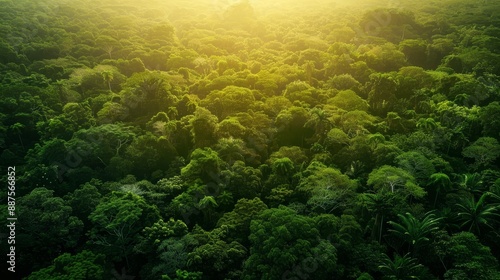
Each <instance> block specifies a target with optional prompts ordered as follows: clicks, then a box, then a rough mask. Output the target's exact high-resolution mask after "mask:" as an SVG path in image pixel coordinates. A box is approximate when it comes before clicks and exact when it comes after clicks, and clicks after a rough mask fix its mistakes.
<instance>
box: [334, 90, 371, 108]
mask: <svg viewBox="0 0 500 280" xmlns="http://www.w3.org/2000/svg"><path fill="white" fill-rule="evenodd" d="M328 104H331V105H334V106H336V107H338V108H340V109H343V110H346V111H354V110H359V111H367V110H368V103H367V102H366V101H365V100H364V99H362V98H361V97H359V96H358V95H357V94H356V93H355V92H354V91H352V90H343V91H340V92H339V93H337V95H335V96H334V97H333V98H331V99H329V100H328Z"/></svg>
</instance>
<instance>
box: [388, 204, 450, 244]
mask: <svg viewBox="0 0 500 280" xmlns="http://www.w3.org/2000/svg"><path fill="white" fill-rule="evenodd" d="M398 217H399V219H400V221H401V223H400V224H399V223H396V222H393V221H389V224H390V225H391V226H392V227H393V228H394V229H390V230H389V231H390V232H392V233H393V234H394V235H396V236H397V237H398V238H400V239H402V240H403V241H405V242H407V243H408V247H413V249H414V251H413V253H415V252H417V251H418V249H419V248H420V247H422V246H423V245H425V243H427V242H428V241H429V238H427V236H428V235H429V234H430V233H432V232H433V231H436V230H438V229H439V222H440V220H441V219H442V218H436V217H435V215H434V214H433V213H432V212H427V213H425V215H424V217H423V218H422V219H417V218H415V217H414V216H413V215H412V214H410V213H406V214H405V215H402V214H398Z"/></svg>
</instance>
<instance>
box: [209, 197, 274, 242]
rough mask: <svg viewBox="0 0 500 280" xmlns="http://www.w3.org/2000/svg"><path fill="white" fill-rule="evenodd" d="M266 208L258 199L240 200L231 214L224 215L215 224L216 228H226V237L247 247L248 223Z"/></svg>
mask: <svg viewBox="0 0 500 280" xmlns="http://www.w3.org/2000/svg"><path fill="white" fill-rule="evenodd" d="M266 209H267V206H266V204H264V202H262V201H261V200H260V199H259V198H258V197H256V198H253V199H246V198H242V199H240V200H238V201H237V202H236V204H235V205H234V209H233V211H231V212H227V213H225V214H224V215H223V216H222V217H221V218H220V219H219V221H218V222H217V227H220V228H223V227H225V228H227V231H228V237H229V238H231V239H233V240H235V241H237V242H239V243H241V244H243V245H245V246H246V245H249V241H248V239H247V238H248V236H249V234H250V222H251V221H252V220H253V219H255V218H256V217H257V216H258V215H259V214H260V213H261V212H262V211H264V210H266Z"/></svg>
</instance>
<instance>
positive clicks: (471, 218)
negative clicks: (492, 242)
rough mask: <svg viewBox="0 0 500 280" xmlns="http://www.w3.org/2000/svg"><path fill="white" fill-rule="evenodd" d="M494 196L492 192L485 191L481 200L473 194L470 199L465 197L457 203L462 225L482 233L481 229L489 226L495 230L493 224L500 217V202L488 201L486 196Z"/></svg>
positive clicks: (474, 231)
mask: <svg viewBox="0 0 500 280" xmlns="http://www.w3.org/2000/svg"><path fill="white" fill-rule="evenodd" d="M489 196H492V193H490V192H485V193H484V194H483V195H481V197H480V198H479V200H477V201H476V198H475V197H474V196H473V195H471V197H470V198H468V199H463V200H462V201H461V202H460V203H457V204H456V206H457V208H458V211H459V212H458V218H459V220H461V222H462V224H461V225H460V226H461V227H466V228H468V231H470V232H473V233H475V234H477V235H478V236H480V235H481V229H483V228H489V229H491V230H494V228H493V224H494V223H495V222H496V221H498V220H499V219H500V214H499V213H498V210H499V209H500V204H498V203H491V204H488V203H487V202H486V198H488V197H489Z"/></svg>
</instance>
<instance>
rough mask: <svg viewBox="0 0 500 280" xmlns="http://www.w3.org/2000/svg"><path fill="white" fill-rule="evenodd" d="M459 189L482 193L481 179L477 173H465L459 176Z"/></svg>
mask: <svg viewBox="0 0 500 280" xmlns="http://www.w3.org/2000/svg"><path fill="white" fill-rule="evenodd" d="M458 186H459V189H460V190H462V191H466V192H467V193H475V194H483V193H484V189H483V181H482V178H481V174H479V173H472V174H470V173H467V174H462V175H461V176H460V181H459V183H458Z"/></svg>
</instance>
